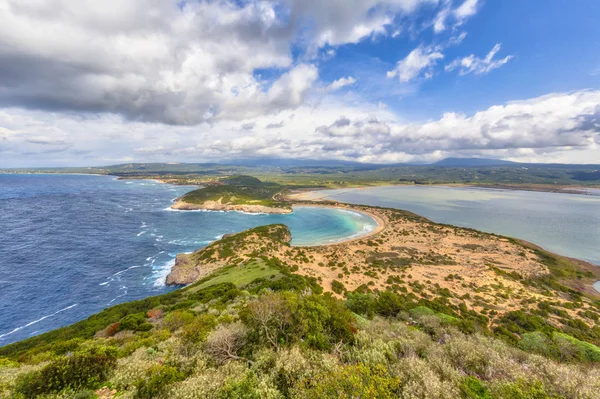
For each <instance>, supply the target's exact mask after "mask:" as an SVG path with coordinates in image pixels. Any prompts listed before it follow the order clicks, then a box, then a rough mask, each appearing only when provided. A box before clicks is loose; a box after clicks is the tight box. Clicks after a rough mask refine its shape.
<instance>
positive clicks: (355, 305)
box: [345, 292, 377, 319]
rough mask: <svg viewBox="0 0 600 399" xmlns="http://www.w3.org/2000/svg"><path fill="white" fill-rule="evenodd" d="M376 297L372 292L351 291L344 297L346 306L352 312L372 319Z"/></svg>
mask: <svg viewBox="0 0 600 399" xmlns="http://www.w3.org/2000/svg"><path fill="white" fill-rule="evenodd" d="M376 301H377V300H376V298H375V296H374V295H372V294H361V293H358V292H352V293H349V294H348V297H347V299H346V302H345V304H346V307H347V308H348V309H350V310H351V311H352V312H354V313H356V314H358V315H361V316H366V317H368V318H369V319H372V318H373V316H374V314H375V304H376Z"/></svg>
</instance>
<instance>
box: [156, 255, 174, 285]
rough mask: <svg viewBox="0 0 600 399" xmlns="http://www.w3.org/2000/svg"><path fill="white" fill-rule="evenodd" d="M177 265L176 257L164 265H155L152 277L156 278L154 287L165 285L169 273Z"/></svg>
mask: <svg viewBox="0 0 600 399" xmlns="http://www.w3.org/2000/svg"><path fill="white" fill-rule="evenodd" d="M173 266H175V259H170V260H169V261H167V262H165V263H164V264H162V265H159V266H155V267H153V270H152V278H153V279H154V287H157V288H159V287H164V286H165V283H166V280H167V275H168V274H169V273H170V272H171V269H172V268H173Z"/></svg>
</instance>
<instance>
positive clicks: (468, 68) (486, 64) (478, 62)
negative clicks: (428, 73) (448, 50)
mask: <svg viewBox="0 0 600 399" xmlns="http://www.w3.org/2000/svg"><path fill="white" fill-rule="evenodd" d="M500 47H501V45H500V43H498V44H496V45H495V46H494V48H492V50H491V51H490V52H489V53H488V54H487V55H486V56H485V58H478V57H476V56H475V55H474V54H471V55H469V56H467V57H464V58H459V59H456V60H454V61H452V62H451V63H450V64H448V65H446V67H445V70H446V71H453V70H455V69H457V68H458V71H459V72H458V73H459V74H460V75H467V74H469V73H475V74H476V75H481V74H485V73H488V72H490V71H491V70H493V69H496V68H500V67H501V66H502V65H504V64H506V63H507V62H508V61H510V60H511V59H513V58H514V57H513V56H512V55H507V56H506V57H504V58H501V59H494V57H495V56H496V54H497V53H498V51H500Z"/></svg>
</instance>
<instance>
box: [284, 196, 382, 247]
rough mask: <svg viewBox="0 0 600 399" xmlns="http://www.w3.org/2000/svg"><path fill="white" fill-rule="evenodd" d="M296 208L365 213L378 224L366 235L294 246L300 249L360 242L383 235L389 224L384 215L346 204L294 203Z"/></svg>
mask: <svg viewBox="0 0 600 399" xmlns="http://www.w3.org/2000/svg"><path fill="white" fill-rule="evenodd" d="M294 206H295V207H307V208H330V209H339V210H345V211H353V212H357V213H363V214H365V215H367V216H369V217H370V218H372V219H373V220H374V221H375V223H376V224H377V227H375V228H374V229H373V230H370V231H367V232H365V233H364V234H360V235H353V236H349V237H347V238H342V239H340V240H338V241H334V242H328V243H324V244H315V245H294V246H295V247H298V248H313V247H324V246H330V245H331V246H333V245H341V244H347V243H351V242H353V241H358V240H362V239H364V238H367V237H372V236H375V235H377V234H379V233H381V232H382V231H383V230H384V229H385V228H386V227H387V222H386V221H385V220H384V218H383V215H378V214H376V213H375V212H372V211H366V210H364V209H357V208H356V205H351V204H345V203H343V202H336V203H332V204H306V203H301V202H299V203H293V204H292V207H294Z"/></svg>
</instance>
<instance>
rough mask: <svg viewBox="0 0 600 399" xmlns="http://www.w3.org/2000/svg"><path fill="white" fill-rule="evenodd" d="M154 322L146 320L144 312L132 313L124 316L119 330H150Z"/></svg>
mask: <svg viewBox="0 0 600 399" xmlns="http://www.w3.org/2000/svg"><path fill="white" fill-rule="evenodd" d="M151 329H152V324H150V323H147V322H146V315H145V314H144V313H136V314H130V315H127V316H125V317H123V318H122V319H121V320H120V321H119V324H118V327H117V331H126V330H129V331H149V330H151Z"/></svg>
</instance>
